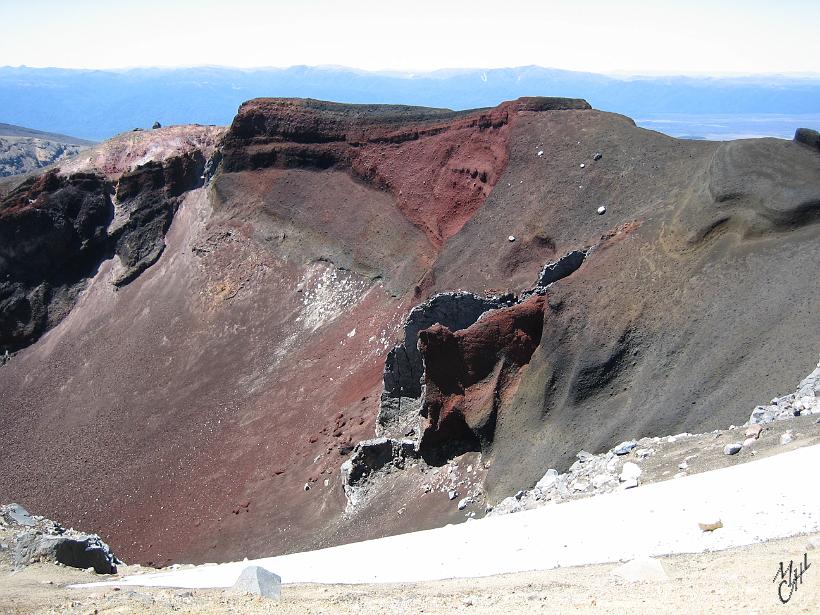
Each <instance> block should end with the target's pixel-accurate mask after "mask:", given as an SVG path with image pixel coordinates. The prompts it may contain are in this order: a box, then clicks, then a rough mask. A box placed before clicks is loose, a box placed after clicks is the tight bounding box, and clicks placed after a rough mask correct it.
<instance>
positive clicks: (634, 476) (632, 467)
mask: <svg viewBox="0 0 820 615" xmlns="http://www.w3.org/2000/svg"><path fill="white" fill-rule="evenodd" d="M642 473H643V471H642V470H641V468H640V466H638V464H636V463H632V462H631V461H627V462H626V463H625V464H624V466H623V467H622V468H621V475H620V476H619V477H618V478H619V479H620V481H621V482H623V483H625V482H626V481H629V480H638V478H640V476H641V474H642Z"/></svg>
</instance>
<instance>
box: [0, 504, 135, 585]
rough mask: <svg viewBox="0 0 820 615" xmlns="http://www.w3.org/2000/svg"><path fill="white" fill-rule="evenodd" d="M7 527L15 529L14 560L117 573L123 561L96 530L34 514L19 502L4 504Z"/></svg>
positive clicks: (0, 508) (1, 514) (0, 514)
mask: <svg viewBox="0 0 820 615" xmlns="http://www.w3.org/2000/svg"><path fill="white" fill-rule="evenodd" d="M0 517H2V518H3V521H4V524H3V525H4V528H6V527H7V528H8V529H11V530H12V531H14V538H13V539H12V541H11V545H10V546H11V549H12V562H13V564H14V566H16V567H23V566H27V565H29V564H33V563H36V562H54V563H57V564H62V565H63V566H71V567H72V568H82V569H86V568H93V569H94V572H96V573H97V574H115V573H116V572H117V565H118V564H122V562H121V561H120V560H119V559H118V558H117V556H116V555H114V553H113V552H112V551H111V548H110V547H109V546H108V545H107V544H106V543H105V542H103V540H102V539H101V538H100V537H99V536H97V535H96V534H86V533H84V532H79V531H77V530H75V529H73V528H65V527H63V526H62V525H60V524H59V523H57V522H56V521H52V520H51V519H46V518H45V517H41V516H38V515H31V514H30V513H29V512H28V511H27V510H26V509H25V508H23V507H22V506H20V505H19V504H8V505H0Z"/></svg>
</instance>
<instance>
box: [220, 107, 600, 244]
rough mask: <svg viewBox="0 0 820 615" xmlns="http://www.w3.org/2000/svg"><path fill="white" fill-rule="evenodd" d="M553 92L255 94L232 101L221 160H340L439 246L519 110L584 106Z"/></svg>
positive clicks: (497, 168) (334, 163) (455, 227)
mask: <svg viewBox="0 0 820 615" xmlns="http://www.w3.org/2000/svg"><path fill="white" fill-rule="evenodd" d="M555 100H556V99H521V100H518V101H513V102H510V103H505V104H503V105H501V106H499V107H496V108H494V109H488V110H486V111H470V112H454V111H448V110H445V109H423V108H419V107H399V106H388V105H340V104H335V103H327V102H322V101H314V100H303V99H258V100H253V101H250V102H248V103H245V104H244V105H242V107H240V109H239V114H238V115H237V116H236V119H234V122H233V125H232V126H231V129H230V131H229V133H228V136H227V138H226V141H225V168H226V169H228V170H232V171H238V170H246V169H249V168H262V167H272V166H276V167H282V168H293V167H314V168H318V169H327V168H331V167H336V168H346V169H348V170H349V171H350V172H352V173H353V174H354V176H355V177H357V178H359V179H360V180H363V181H365V182H367V183H369V184H373V185H375V186H377V187H380V188H384V189H387V190H389V191H390V193H391V194H392V195H393V197H394V198H395V199H396V204H397V205H398V207H399V209H400V210H401V211H402V213H403V214H404V215H405V216H406V217H407V219H408V220H410V221H411V222H412V223H413V224H415V225H416V226H417V227H419V228H420V229H422V230H423V231H424V232H425V234H426V235H427V237H428V239H429V240H430V242H431V243H433V244H434V245H436V246H439V245H441V244H442V243H443V242H444V241H446V240H447V239H448V238H449V237H452V236H453V235H454V234H456V233H457V232H458V231H459V230H460V229H461V227H462V226H464V224H465V223H466V222H467V220H469V219H470V218H471V217H472V215H473V214H474V213H475V211H476V210H477V209H478V208H479V206H480V205H481V203H482V202H483V201H484V199H485V198H486V197H487V195H488V194H489V193H490V192H491V191H492V189H493V187H494V186H495V184H496V182H497V181H498V179H499V177H500V176H501V174H502V173H503V172H504V169H505V168H506V166H507V159H508V157H507V141H508V139H509V136H510V129H511V123H512V122H513V120H514V118H515V117H516V114H517V113H518V112H519V111H525V110H542V108H543V107H545V106H546V107H548V108H549V107H550V105H553V106H555V107H556V108H579V109H580V108H589V105H587V104H586V103H584V102H583V101H577V100H570V99H559V100H560V101H562V102H555ZM545 101H550V102H545Z"/></svg>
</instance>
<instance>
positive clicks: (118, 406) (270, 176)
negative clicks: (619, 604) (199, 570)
mask: <svg viewBox="0 0 820 615" xmlns="http://www.w3.org/2000/svg"><path fill="white" fill-rule="evenodd" d="M163 130H164V129H163ZM181 132H184V130H183V129H182V128H181V127H179V129H178V130H177V132H175V133H173V134H172V133H168V134H167V135H166V136H167V137H168V139H171V138H179V139H180V140H181V141H180V142H183V143H186V144H187V145H185V146H184V147H189V146H190V147H194V146H191V143H195V142H201V143H203V145H202V147H201V148H198V147H194V149H196V151H201V152H203V158H205V159H207V158H209V157H210V154H211V153H213V152H214V151H215V149H216V148H215V147H214V146H213V143H212V141H211V139H212V138H213V137H214V135H213V134H211V133H210V132H207V131H205V132H203V131H202V129H201V127H200V128H196V129H195V130H194V133H195V134H194V135H193V136H192V137H191V139H192V140H186V138H185V137H184V135H182V134H177V133H181ZM160 137H162V135H157V136H156V137H148V136H146V137H143V138H144V139H149V141H140V143H142V145H140V144H139V143H137V144H135V145H134V148H136V149H130V150H129V147H130V146H125V145H124V146H123V147H120V145H122V143H120V145H117V146H116V147H114V146H112V147H111V148H109V150H105V149H104V148H103V150H102V151H101V152H100V153H99V154H98V155H99V158H94V159H93V160H86V162H85V163H84V164H86V167H83V168H75V169H73V170H72V172H74V171H80V170H84V169H85V170H89V171H94V170H97V171H99V172H101V174H102V176H103V177H104V178H106V180H107V181H110V182H116V181H117V180H118V179H119V178H120V176H121V175H122V173H124V172H129V173H130V172H132V171H133V172H135V173H137V174H139V173H140V171H138V170H137V171H135V170H134V164H135V162H136V161H141V162H140V164H142V163H143V162H148V160H144V159H143V158H141V157H140V156H142V155H144V156H147V157H150V156H151V151H152V150H151V147H149V146H148V144H149V142H150V143H154V141H150V139H151V138H153V139H157V141H156V143H155V145H156V147H157V150H156V151H158V152H159V156H160V158H163V157H164V158H169V157H172V156H169V155H168V154H169V152H170V151H171V149H173V148H172V147H171V146H170V143H171V141H170V140H168V139H166V138H165V137H162V138H160ZM123 138H125V137H123ZM103 145H105V144H103ZM219 149H220V152H216V153H215V156H216V158H214V159H212V160H211V162H212V163H213V162H216V160H217V159H218V157H219V155H221V156H223V160H222V166H221V167H220V169H221V170H219V171H217V172H216V174H215V175H214V176H213V178H212V179H211V180H210V182H209V183H208V184H207V185H206V186H205V187H202V188H196V189H194V190H191V191H188V192H186V193H185V194H184V195H183V197H182V200H181V201H180V203H179V206H178V209H177V208H176V207H174V208H173V211H174V212H175V213H174V214H173V221H172V222H171V225H170V228H169V229H168V232H167V235H166V236H165V238H164V242H165V245H164V251H162V253H161V255H160V256H158V259H157V260H156V262H154V263H153V264H151V265H150V266H149V267H148V268H147V269H146V270H144V271H142V272H141V273H139V274H138V275H137V277H136V278H135V279H133V280H132V281H130V282H129V283H127V284H125V285H123V286H121V287H120V288H119V289H117V288H115V287H114V285H113V284H112V282H113V281H114V280H115V279H116V278H117V275H118V271H119V268H121V266H122V264H121V263H120V262H117V259H111V260H104V261H102V262H99V263H97V264H96V267H95V268H93V270H92V271H91V274H90V275H91V276H92V277H91V280H90V282H89V283H88V284H83V289H82V292H80V294H79V298H78V299H77V302H76V305H75V306H74V308H73V309H72V310H71V311H70V313H68V315H67V316H66V317H65V318H64V319H63V320H62V322H60V323H59V324H57V325H56V326H54V327H53V328H52V329H51V330H50V331H48V332H47V333H46V334H45V335H43V336H42V337H41V338H40V339H39V340H38V341H37V342H36V343H34V344H32V345H30V346H28V347H26V348H24V349H23V350H21V351H20V352H19V353H17V354H15V355H14V356H13V357H12V358H11V360H10V361H9V362H8V363H7V364H5V365H2V366H0V417H2V418H1V419H0V445H2V450H3V455H0V501H14V500H16V501H20V502H21V503H23V504H24V505H26V506H27V507H28V508H29V509H30V510H32V511H34V512H37V513H42V514H45V515H47V516H49V517H51V518H56V519H60V520H62V521H64V522H65V523H68V524H70V525H74V526H76V527H79V528H83V529H87V530H91V531H97V532H99V533H101V534H102V535H103V536H104V537H105V538H106V539H107V540H108V541H109V542H110V543H111V544H112V545H113V546H114V547H115V550H116V551H117V553H118V554H119V555H120V556H121V557H123V558H124V559H125V560H126V561H129V562H135V561H136V562H153V563H155V564H165V563H168V562H171V561H193V562H203V561H215V560H226V559H241V558H242V557H245V556H247V557H254V556H262V555H272V554H278V553H285V552H293V551H297V550H300V549H305V548H310V547H317V546H328V545H331V544H337V543H338V542H340V541H342V540H361V539H366V538H372V537H375V536H376V535H379V534H385V533H396V532H400V531H408V530H413V529H419V528H424V527H432V526H435V525H438V524H442V523H447V522H456V521H459V520H463V519H464V518H465V517H464V513H463V511H458V510H457V508H456V506H455V502H451V501H450V500H449V499H448V497H447V494H446V493H438V492H434V493H426V494H425V492H424V490H423V489H421V486H420V485H414V484H412V481H409V480H405V479H402V478H400V477H397V478H396V480H395V481H393V482H392V483H391V484H392V485H394V486H395V485H399V486H400V487H401V489H402V490H404V492H405V493H404V494H403V495H404V496H405V500H407V501H408V502H409V503H408V504H407V507H406V509H405V508H404V507H403V508H402V509H400V510H401V511H402V512H401V513H400V512H399V510H397V508H396V506H395V505H394V504H395V500H394V499H392V498H393V496H395V495H396V493H395V492H390V491H389V490H388V491H385V492H384V493H381V494H380V493H376V492H374V494H373V498H372V499H371V500H370V501H368V502H367V503H366V504H365V505H364V506H363V507H362V508H361V509H358V510H354V511H352V512H350V513H349V514H345V512H344V510H345V504H346V501H345V496H344V493H343V490H342V485H341V478H340V472H339V466H340V464H341V463H342V462H343V461H344V460H345V459H346V458H347V455H348V454H349V450H350V446H351V445H352V444H354V443H355V442H357V441H359V440H362V439H366V438H370V437H373V435H374V429H375V417H376V414H377V412H378V409H379V403H380V402H379V397H380V394H381V392H382V370H383V368H384V362H385V357H386V355H387V353H388V352H389V351H390V350H391V349H392V347H393V346H394V345H396V344H397V343H398V342H400V341H401V335H402V330H403V322H404V319H405V318H406V316H407V313H408V311H409V310H410V309H411V308H412V307H413V306H414V305H416V304H418V303H420V302H421V301H423V300H424V299H426V298H427V297H428V296H430V295H431V294H433V293H437V292H443V291H449V290H455V289H462V290H465V291H471V292H474V293H479V294H484V293H487V292H489V291H496V292H498V291H510V292H514V293H521V292H522V291H524V290H526V289H530V288H532V286H533V285H534V283H535V281H536V279H537V278H538V275H539V271H540V270H541V268H542V267H543V266H544V265H545V263H547V262H549V261H553V260H555V259H557V258H558V257H560V256H561V255H563V254H566V253H567V252H569V251H571V250H579V249H585V248H587V247H589V246H597V248H596V249H595V250H593V251H592V252H591V253H590V254H589V255H588V256H587V257H586V260H585V261H584V264H583V265H582V266H581V267H580V268H579V269H577V270H576V271H574V272H573V273H572V274H571V275H569V276H568V277H566V278H564V279H562V280H560V281H558V282H556V283H555V284H554V285H553V286H551V287H550V288H549V289H548V290H547V291H546V294H545V295H544V296H543V297H541V296H533V297H531V298H530V299H528V300H526V301H524V302H521V303H519V304H517V305H514V306H513V307H510V308H505V309H501V310H498V311H497V312H493V313H490V314H485V315H484V316H483V317H482V318H481V319H479V320H478V321H477V322H476V323H475V324H473V325H472V326H471V327H469V328H467V329H464V330H462V331H447V330H445V329H443V328H440V327H439V328H437V327H433V328H432V329H429V330H428V331H427V332H425V334H424V335H423V336H422V344H423V347H424V352H425V357H426V360H427V361H428V363H429V368H428V373H427V375H426V377H427V379H428V382H427V384H428V391H429V396H428V398H427V400H426V403H427V409H426V410H425V411H426V412H427V413H428V418H430V424H429V426H428V430H427V432H426V434H425V437H426V438H428V440H426V442H434V440H435V437H439V438H440V439H442V440H446V438H445V437H444V436H445V435H446V433H447V431H446V429H445V427H447V426H448V425H450V424H452V425H460V426H461V427H462V435H464V436H467V437H468V438H472V442H471V444H472V445H474V446H473V448H480V449H481V455H482V462H481V463H482V470H481V471H482V472H483V471H484V470H485V469H486V471H487V474H486V482H485V484H484V486H483V489H484V493H485V494H486V495H487V498H488V501H490V503H492V502H493V501H497V500H499V499H501V498H502V497H505V496H507V495H510V494H511V493H515V492H516V491H517V490H518V489H521V488H527V487H529V486H531V485H532V484H533V483H534V482H535V481H536V480H537V479H538V478H540V477H541V476H542V475H543V473H544V471H545V469H547V468H549V467H556V468H558V469H564V468H565V467H566V466H567V465H568V464H569V463H570V462H571V460H572V458H573V456H574V455H575V453H576V452H577V451H578V450H580V449H582V448H583V449H586V450H589V451H591V452H597V451H600V450H605V449H606V448H608V447H610V446H612V445H614V444H617V442H619V441H622V440H625V439H628V438H633V437H639V436H643V435H658V434H663V433H676V432H680V431H684V430H688V431H693V432H694V431H707V430H710V429H714V428H718V427H725V426H726V425H727V424H729V423H736V424H737V423H738V422H739V421H740V422H742V421H743V420H745V419H746V417H747V416H748V411H749V408H751V407H753V406H754V405H755V404H757V403H761V402H766V401H768V400H769V399H770V398H771V397H772V395H774V394H776V393H778V392H780V391H783V390H789V389H790V388H791V387H792V386H793V381H794V379H795V378H796V377H798V376H799V375H801V374H804V373H805V372H806V369H807V368H810V367H811V366H812V365H814V364H815V363H816V360H817V357H816V352H817V348H818V347H820V328H818V327H813V326H811V325H812V323H813V322H816V309H815V305H814V303H815V298H816V297H817V296H818V294H820V277H818V276H817V275H816V264H817V262H820V239H818V237H820V235H818V233H817V222H818V220H820V217H818V214H817V211H818V208H817V203H820V178H819V177H818V173H817V169H818V168H820V167H818V159H820V154H818V153H817V152H815V151H813V150H811V149H809V148H807V147H804V146H802V145H799V144H796V143H790V142H782V141H778V140H756V141H740V142H732V143H726V144H717V143H708V142H695V141H678V140H675V139H671V138H669V137H666V136H664V135H661V134H658V133H654V132H651V131H646V130H642V129H639V128H637V127H635V125H634V123H633V122H631V120H629V119H628V118H625V117H622V116H617V115H613V114H608V113H602V112H599V111H593V110H591V109H589V108H588V105H586V103H583V102H582V101H555V100H552V99H523V100H520V101H514V102H511V103H505V104H503V105H501V106H499V107H498V108H495V109H491V110H476V111H467V112H452V111H447V110H429V109H420V108H413V107H392V106H357V105H336V104H333V103H323V102H319V101H297V100H289V99H284V100H283V99H262V100H258V101H251V102H249V103H246V104H245V105H243V106H242V108H241V109H240V111H239V114H238V115H237V117H236V120H235V121H234V123H233V125H232V127H231V128H230V129H229V130H228V132H227V134H226V136H225V139H224V141H223V142H222V145H221V148H219ZM137 150H139V151H137ZM95 151H97V150H95ZM105 151H109V153H110V160H109V158H107V157H106V156H107V154H106V153H105ZM539 151H543V155H541V156H539V155H538V152H539ZM140 152H142V153H141V154H140ZM596 152H600V153H602V154H603V155H602V157H599V158H598V159H597V160H596V159H595V158H594V157H593V155H594V154H595V153H596ZM183 153H185V152H183ZM138 154H139V155H138ZM95 155H97V154H95ZM582 163H583V164H584V166H583V167H581V166H580V165H581V164H582ZM88 165H90V166H88ZM213 166H214V165H213V164H211V165H210V166H208V165H206V169H207V168H211V169H213ZM150 168H152V167H149V169H148V170H150ZM128 177H131V176H130V175H129V176H127V177H126V180H125V182H123V186H124V189H125V188H127V186H128V185H129V179H128ZM135 177H136V176H135ZM41 181H46V180H41ZM126 191H127V190H126ZM2 192H3V190H2V189H0V193H2ZM143 204H144V205H146V206H147V205H149V204H150V203H143ZM600 205H606V206H607V213H606V215H602V216H601V215H597V214H596V209H597V208H598V207H599V206H600ZM163 211H166V210H163ZM167 211H171V210H170V209H169V210H167ZM162 220H164V219H162ZM152 228H156V225H155V226H154V227H152ZM163 231H164V228H163ZM510 235H513V236H514V237H515V241H513V242H510V241H508V236H510ZM151 245H153V244H151ZM3 283H4V281H3V280H2V279H0V285H2V284H3ZM21 292H22V291H21ZM44 293H45V291H44ZM42 296H47V293H46V294H43V295H42ZM38 297H40V295H38ZM38 297H33V298H31V300H32V301H34V300H36V299H38ZM3 301H4V299H3V298H2V297H0V309H2V305H3V304H2V302H3ZM493 423H494V425H493ZM491 425H492V426H493V429H492V430H490V429H489V427H490V426H491ZM465 426H466V430H465V429H463V428H464V427H465ZM471 454H473V455H477V453H475V452H474V453H471ZM306 487H307V489H306ZM396 489H398V487H396Z"/></svg>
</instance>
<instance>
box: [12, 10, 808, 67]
mask: <svg viewBox="0 0 820 615" xmlns="http://www.w3.org/2000/svg"><path fill="white" fill-rule="evenodd" d="M0 23H2V26H3V27H2V32H3V34H2V36H1V37H0V65H11V66H17V65H21V64H25V65H28V66H60V67H81V68H116V67H132V66H194V65H206V64H207V65H223V66H239V67H259V66H282V67H284V66H292V65H295V64H307V65H317V64H338V65H345V66H351V67H356V68H363V69H368V70H381V69H389V70H402V71H413V70H415V71H420V70H431V69H437V68H451V67H482V68H497V67H506V66H521V65H529V64H537V65H541V66H547V67H554V68H564V69H570V70H588V71H594V72H607V73H611V72H625V73H667V74H670V73H676V74H677V73H697V74H725V73H780V72H811V73H820V36H818V35H817V27H818V25H819V24H820V0H766V1H758V0H724V1H721V0H709V1H707V0H688V1H687V0H681V1H672V0H654V1H652V0H642V1H638V0H626V1H619V0H542V1H540V2H538V1H533V0H524V1H516V0H508V1H506V2H505V1H503V0H495V1H493V2H487V1H485V0H469V1H462V0H456V1H447V0H438V1H430V0H402V1H399V2H394V1H392V0H378V1H371V0H347V1H337V2H334V1H330V0H293V1H283V0H270V1H263V0H232V1H228V0H221V1H220V0H176V1H175V0H165V1H161V0H139V1H138V2H132V1H129V0H121V1H117V0H105V1H101V0H73V1H71V0H0Z"/></svg>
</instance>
